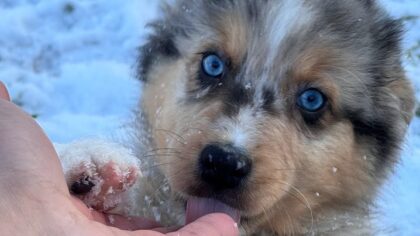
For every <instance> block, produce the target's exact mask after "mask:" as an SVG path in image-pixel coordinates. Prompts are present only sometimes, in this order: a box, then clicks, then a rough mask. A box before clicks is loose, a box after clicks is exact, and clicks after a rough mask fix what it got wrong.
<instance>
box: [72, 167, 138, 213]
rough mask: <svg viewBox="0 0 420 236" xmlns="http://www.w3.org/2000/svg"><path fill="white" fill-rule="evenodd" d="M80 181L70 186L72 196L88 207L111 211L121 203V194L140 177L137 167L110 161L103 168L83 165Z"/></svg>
mask: <svg viewBox="0 0 420 236" xmlns="http://www.w3.org/2000/svg"><path fill="white" fill-rule="evenodd" d="M81 169H82V170H84V171H82V175H81V177H80V179H79V180H78V181H76V182H74V183H73V184H72V185H71V186H70V191H71V192H72V194H74V195H76V196H78V197H79V198H80V199H81V200H82V201H83V202H85V204H86V205H88V206H89V207H92V208H94V209H96V210H100V211H109V210H112V209H113V208H115V207H116V206H117V205H118V204H119V203H120V202H121V200H122V199H121V194H122V193H124V192H125V191H127V190H128V189H129V188H130V187H131V186H133V185H134V183H135V182H136V179H137V177H138V175H139V170H138V168H137V167H135V166H121V165H117V164H116V163H115V162H113V161H110V162H108V163H106V164H104V165H103V166H100V167H98V166H96V167H93V170H92V167H91V168H89V166H86V165H82V166H81Z"/></svg>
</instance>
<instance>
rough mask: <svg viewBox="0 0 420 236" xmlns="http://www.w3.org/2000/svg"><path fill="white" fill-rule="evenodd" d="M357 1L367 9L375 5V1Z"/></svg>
mask: <svg viewBox="0 0 420 236" xmlns="http://www.w3.org/2000/svg"><path fill="white" fill-rule="evenodd" d="M359 1H360V2H361V3H362V4H363V5H365V6H366V7H368V8H370V7H372V6H373V5H375V4H376V0H359Z"/></svg>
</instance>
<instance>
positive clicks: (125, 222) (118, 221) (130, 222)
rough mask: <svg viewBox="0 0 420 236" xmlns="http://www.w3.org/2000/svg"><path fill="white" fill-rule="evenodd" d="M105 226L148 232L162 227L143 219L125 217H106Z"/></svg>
mask: <svg viewBox="0 0 420 236" xmlns="http://www.w3.org/2000/svg"><path fill="white" fill-rule="evenodd" d="M104 216H105V220H106V221H105V224H106V225H109V226H113V227H117V228H119V229H123V230H147V229H154V228H158V227H160V225H159V224H158V223H157V222H155V221H153V220H149V219H146V218H143V217H129V218H126V217H123V216H119V215H104Z"/></svg>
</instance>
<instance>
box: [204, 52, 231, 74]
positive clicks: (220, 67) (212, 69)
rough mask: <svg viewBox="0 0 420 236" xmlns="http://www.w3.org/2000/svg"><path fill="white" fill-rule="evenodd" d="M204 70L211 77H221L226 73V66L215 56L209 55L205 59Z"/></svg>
mask: <svg viewBox="0 0 420 236" xmlns="http://www.w3.org/2000/svg"><path fill="white" fill-rule="evenodd" d="M202 69H203V71H204V73H206V74H207V75H208V76H210V77H215V78H217V77H220V76H221V75H222V74H223V72H224V71H225V64H224V62H223V61H222V59H220V57H218V56H217V55H215V54H209V55H207V56H205V57H204V58H203V61H202Z"/></svg>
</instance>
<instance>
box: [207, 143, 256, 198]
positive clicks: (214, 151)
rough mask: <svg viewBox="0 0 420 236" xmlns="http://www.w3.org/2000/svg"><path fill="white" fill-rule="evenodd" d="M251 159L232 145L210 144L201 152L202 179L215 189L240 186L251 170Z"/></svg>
mask: <svg viewBox="0 0 420 236" xmlns="http://www.w3.org/2000/svg"><path fill="white" fill-rule="evenodd" d="M251 165H252V163H251V160H250V159H249V158H248V156H247V155H246V153H245V152H244V151H242V150H240V149H238V148H235V147H233V146H232V145H215V144H212V145H208V146H206V147H205V148H204V149H203V150H202V151H201V154H200V160H199V168H200V172H201V173H200V174H201V179H202V180H203V181H204V182H206V183H207V184H209V185H210V186H212V187H213V188H214V189H215V190H225V189H232V188H235V187H238V186H239V185H240V184H241V182H243V180H244V179H245V178H246V177H247V176H248V175H249V173H250V172H251Z"/></svg>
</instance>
